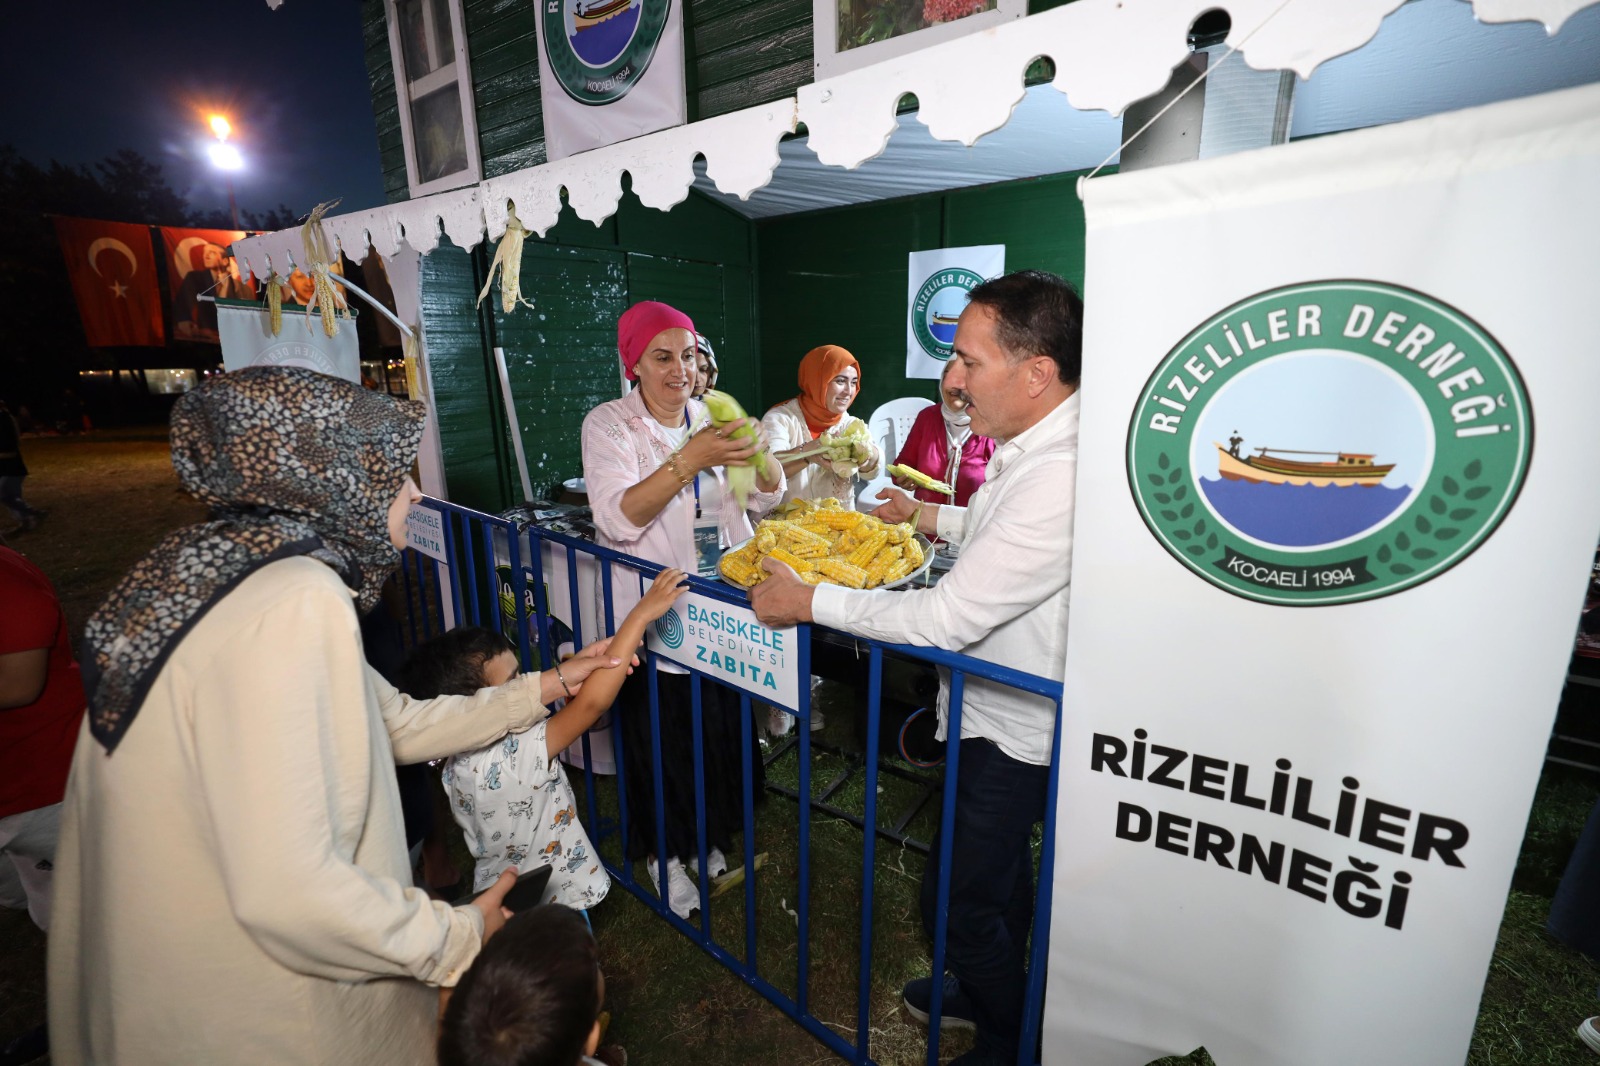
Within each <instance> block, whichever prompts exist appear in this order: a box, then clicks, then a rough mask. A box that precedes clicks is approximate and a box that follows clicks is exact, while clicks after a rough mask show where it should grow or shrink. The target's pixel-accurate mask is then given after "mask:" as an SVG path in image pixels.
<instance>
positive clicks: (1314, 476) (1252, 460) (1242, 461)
mask: <svg viewBox="0 0 1600 1066" xmlns="http://www.w3.org/2000/svg"><path fill="white" fill-rule="evenodd" d="M1234 440H1235V443H1234V444H1233V446H1232V447H1231V448H1224V447H1223V446H1222V445H1220V444H1217V443H1216V442H1215V441H1213V442H1212V443H1213V444H1214V445H1215V446H1216V449H1217V472H1218V473H1220V474H1221V475H1222V476H1223V477H1225V478H1227V479H1228V480H1229V481H1250V482H1254V483H1256V484H1263V483H1264V484H1268V485H1315V486H1316V487H1318V488H1324V487H1326V486H1328V485H1365V486H1367V487H1369V488H1370V487H1371V486H1373V485H1376V484H1378V483H1379V482H1381V481H1382V480H1383V479H1384V477H1385V476H1386V475H1387V474H1388V473H1389V471H1391V470H1393V469H1394V467H1395V464H1394V463H1381V464H1380V463H1374V462H1373V461H1372V460H1373V458H1374V456H1372V455H1368V454H1366V453H1363V452H1315V451H1300V450H1296V449H1292V448H1257V449H1255V452H1256V454H1254V455H1248V456H1241V455H1240V454H1239V447H1238V444H1237V443H1236V441H1237V438H1234ZM1286 455H1331V456H1333V457H1334V458H1333V459H1332V460H1322V461H1316V462H1312V461H1307V460H1303V459H1285V458H1281V457H1282V456H1286Z"/></svg>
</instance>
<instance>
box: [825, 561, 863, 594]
mask: <svg viewBox="0 0 1600 1066" xmlns="http://www.w3.org/2000/svg"><path fill="white" fill-rule="evenodd" d="M816 572H817V573H819V574H821V575H822V576H823V577H825V578H827V579H828V580H830V581H832V582H833V583H834V584H836V585H844V586H845V587H846V588H853V589H859V588H866V586H867V572H866V571H865V570H863V569H861V567H859V566H855V565H853V564H851V563H848V562H846V561H845V560H843V559H841V558H839V557H838V556H837V555H830V556H828V557H827V558H825V559H818V560H817V562H816Z"/></svg>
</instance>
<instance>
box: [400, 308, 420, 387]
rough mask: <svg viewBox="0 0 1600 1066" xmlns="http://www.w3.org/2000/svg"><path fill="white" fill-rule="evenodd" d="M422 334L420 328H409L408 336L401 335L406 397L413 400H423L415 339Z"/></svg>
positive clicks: (417, 326)
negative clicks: (404, 364)
mask: <svg viewBox="0 0 1600 1066" xmlns="http://www.w3.org/2000/svg"><path fill="white" fill-rule="evenodd" d="M421 332H422V326H421V325H416V326H413V327H412V328H411V332H410V333H409V334H405V333H403V334H401V340H400V344H401V351H403V352H404V353H405V363H406V395H407V396H409V397H411V399H413V400H422V399H425V398H426V397H424V396H423V395H422V367H421V364H420V362H419V361H418V359H417V348H418V342H417V337H418V335H419V334H420V333H421Z"/></svg>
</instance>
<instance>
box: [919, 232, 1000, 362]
mask: <svg viewBox="0 0 1600 1066" xmlns="http://www.w3.org/2000/svg"><path fill="white" fill-rule="evenodd" d="M906 272H907V279H906V280H907V287H906V377H908V378H938V377H939V376H940V375H942V374H943V373H944V368H945V364H946V363H948V362H949V361H950V357H951V356H952V355H954V354H955V342H956V319H958V318H960V317H961V312H962V310H963V309H964V308H965V307H966V306H967V293H969V292H971V291H972V290H973V289H975V288H977V287H978V286H979V285H981V284H982V283H983V282H985V281H988V280H989V279H990V278H992V277H996V276H998V275H1000V274H1004V273H1005V272H1006V246H1005V245H1003V244H975V245H971V246H969V247H966V248H935V249H933V250H932V251H928V252H911V253H909V258H908V261H907V268H906Z"/></svg>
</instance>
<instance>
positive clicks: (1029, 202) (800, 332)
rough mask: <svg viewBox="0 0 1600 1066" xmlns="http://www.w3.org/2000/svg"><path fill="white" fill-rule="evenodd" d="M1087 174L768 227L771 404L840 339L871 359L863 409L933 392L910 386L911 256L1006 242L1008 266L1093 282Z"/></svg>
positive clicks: (762, 259)
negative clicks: (816, 352) (1086, 264)
mask: <svg viewBox="0 0 1600 1066" xmlns="http://www.w3.org/2000/svg"><path fill="white" fill-rule="evenodd" d="M1076 181H1077V175H1076V174H1061V175H1055V176H1052V177H1048V178H1034V179H1029V180H1026V181H1014V182H1006V183H1004V184H1000V185H985V186H981V187H979V188H975V189H964V190H959V191H955V192H949V193H942V194H934V195H929V196H917V197H911V198H908V199H904V200H891V201H886V202H883V203H876V204H863V205H860V206H857V207H848V208H839V209H834V210H828V211H817V212H812V213H809V214H804V215H791V216H788V217H786V218H781V219H772V220H769V221H763V222H759V223H757V226H756V240H757V246H758V247H759V249H760V256H759V258H758V271H757V277H758V285H757V288H758V298H759V309H760V333H759V336H760V342H761V343H760V353H761V356H760V358H761V367H762V374H761V392H760V396H761V407H762V408H763V409H765V408H766V407H767V406H769V405H771V404H774V403H778V402H780V401H782V400H785V399H787V398H789V397H790V396H793V395H794V394H795V392H796V391H797V386H796V381H795V372H796V369H797V367H798V366H799V362H800V357H801V356H803V355H805V353H806V352H807V351H809V350H810V349H812V348H814V347H816V346H817V345H819V344H840V345H843V346H844V347H846V348H848V349H850V351H851V352H852V353H854V354H855V356H856V358H857V359H858V360H860V362H861V378H862V387H861V395H860V396H859V397H857V399H856V402H855V404H854V405H853V406H852V410H853V411H854V413H856V414H857V415H860V416H862V417H865V416H867V415H869V414H871V413H872V410H873V408H875V407H877V406H878V405H879V404H881V403H884V402H886V401H888V400H892V399H894V398H896V397H898V396H927V397H929V398H930V399H931V398H932V397H933V390H934V383H933V382H932V381H927V380H921V379H918V380H914V381H908V380H907V379H906V376H905V363H906V326H905V322H906V287H907V284H908V280H907V276H906V274H907V272H906V253H907V252H915V251H925V250H928V249H932V248H958V247H962V246H964V245H970V244H1004V245H1005V246H1006V269H1007V270H1020V269H1023V268H1026V267H1034V268H1037V269H1040V270H1049V271H1052V272H1054V273H1057V274H1060V275H1061V276H1062V277H1064V278H1066V279H1067V280H1069V281H1071V282H1072V283H1073V284H1075V285H1077V286H1079V287H1080V288H1081V287H1082V285H1083V204H1082V202H1081V201H1080V200H1079V199H1078V195H1077V190H1076Z"/></svg>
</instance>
